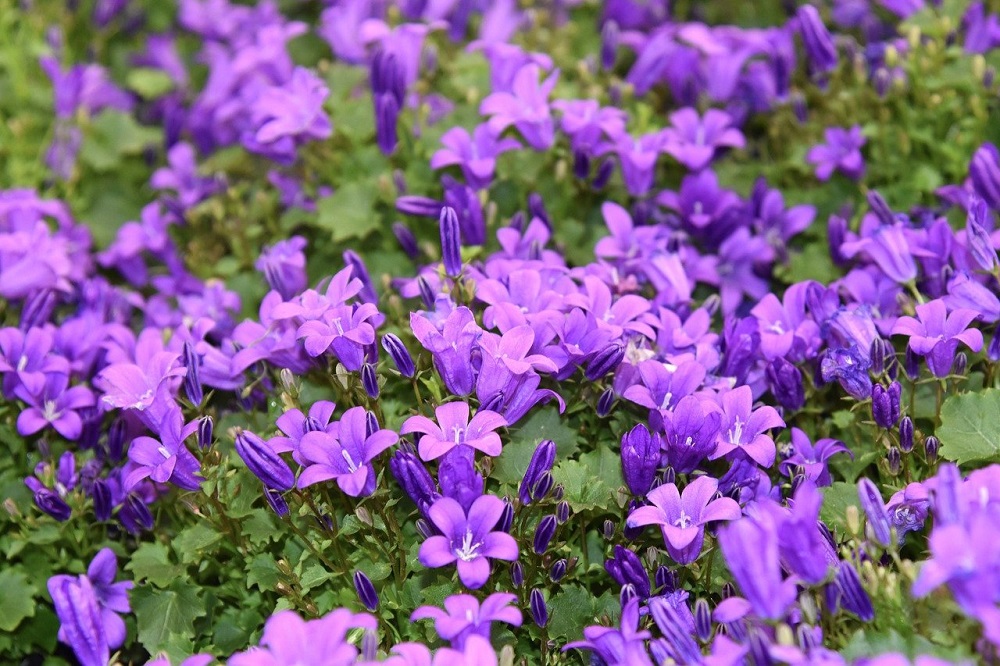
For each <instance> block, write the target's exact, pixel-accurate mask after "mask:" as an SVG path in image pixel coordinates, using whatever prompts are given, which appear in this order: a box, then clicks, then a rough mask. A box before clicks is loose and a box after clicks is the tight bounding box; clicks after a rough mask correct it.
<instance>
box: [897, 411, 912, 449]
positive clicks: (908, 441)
mask: <svg viewBox="0 0 1000 666" xmlns="http://www.w3.org/2000/svg"><path fill="white" fill-rule="evenodd" d="M899 448H900V449H902V450H903V451H904V452H906V453H909V452H910V451H912V450H913V419H911V418H910V417H909V416H904V417H903V420H902V421H900V423H899Z"/></svg>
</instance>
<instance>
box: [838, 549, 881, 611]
mask: <svg viewBox="0 0 1000 666" xmlns="http://www.w3.org/2000/svg"><path fill="white" fill-rule="evenodd" d="M834 584H835V585H836V587H837V591H838V592H840V601H841V605H842V606H843V607H844V609H845V610H847V611H848V612H851V613H854V614H855V615H857V616H858V619H860V620H861V621H862V622H871V621H872V620H873V619H874V618H875V609H874V608H873V607H872V602H871V599H869V598H868V593H867V592H865V588H864V585H862V583H861V578H859V577H858V572H857V571H856V570H855V569H854V565H852V564H851V563H850V562H849V561H847V560H842V561H841V562H840V565H839V566H838V567H837V575H836V577H835V578H834Z"/></svg>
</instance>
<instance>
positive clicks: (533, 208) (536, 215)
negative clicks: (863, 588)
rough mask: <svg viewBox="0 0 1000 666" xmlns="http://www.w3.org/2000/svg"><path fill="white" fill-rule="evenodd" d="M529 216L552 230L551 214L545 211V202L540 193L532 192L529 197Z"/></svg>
mask: <svg viewBox="0 0 1000 666" xmlns="http://www.w3.org/2000/svg"><path fill="white" fill-rule="evenodd" d="M528 216H529V217H531V218H532V219H538V220H541V221H542V223H543V224H544V225H545V226H546V227H548V228H549V229H552V221H551V220H549V214H548V212H547V211H546V210H545V202H544V201H543V200H542V195H541V194H539V193H538V192H532V193H531V194H529V195H528Z"/></svg>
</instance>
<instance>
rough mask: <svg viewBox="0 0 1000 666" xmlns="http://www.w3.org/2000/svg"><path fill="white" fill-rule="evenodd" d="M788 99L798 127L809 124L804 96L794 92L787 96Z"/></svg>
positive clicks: (807, 108)
mask: <svg viewBox="0 0 1000 666" xmlns="http://www.w3.org/2000/svg"><path fill="white" fill-rule="evenodd" d="M789 99H790V100H791V103H792V113H794V114H795V119H796V120H798V121H799V124H800V125H805V124H806V123H807V122H809V107H808V106H807V105H806V98H805V95H803V94H802V93H800V92H798V91H795V92H793V93H792V94H791V95H789Z"/></svg>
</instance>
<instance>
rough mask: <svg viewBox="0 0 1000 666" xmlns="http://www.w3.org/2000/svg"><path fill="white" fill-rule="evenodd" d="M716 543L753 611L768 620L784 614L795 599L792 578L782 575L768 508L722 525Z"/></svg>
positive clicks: (794, 587) (778, 618)
mask: <svg viewBox="0 0 1000 666" xmlns="http://www.w3.org/2000/svg"><path fill="white" fill-rule="evenodd" d="M719 545H720V546H721V548H722V554H723V555H724V556H725V558H726V563H727V564H728V565H729V570H730V571H731V572H732V574H733V578H735V579H736V583H737V584H738V585H739V588H740V591H741V592H742V593H743V596H744V597H745V598H746V600H747V601H749V602H750V604H751V606H752V607H753V610H754V612H755V613H756V614H757V615H759V616H760V617H762V618H765V619H768V620H780V619H781V618H783V617H784V616H785V611H786V610H787V609H788V607H789V605H791V604H792V602H794V601H795V597H796V586H795V579H794V578H787V579H783V578H782V575H781V558H780V554H779V552H778V547H779V540H778V535H777V532H776V526H775V524H774V521H773V519H772V518H771V517H770V516H769V515H768V514H767V512H759V514H758V515H756V516H754V517H753V518H751V517H744V518H742V519H740V520H737V521H735V522H733V523H731V524H729V525H727V526H726V527H724V528H722V529H721V530H720V531H719Z"/></svg>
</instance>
